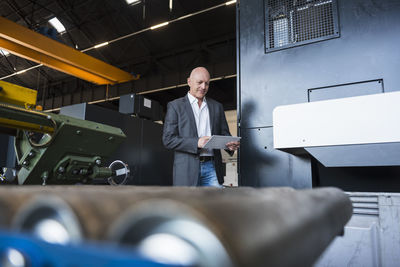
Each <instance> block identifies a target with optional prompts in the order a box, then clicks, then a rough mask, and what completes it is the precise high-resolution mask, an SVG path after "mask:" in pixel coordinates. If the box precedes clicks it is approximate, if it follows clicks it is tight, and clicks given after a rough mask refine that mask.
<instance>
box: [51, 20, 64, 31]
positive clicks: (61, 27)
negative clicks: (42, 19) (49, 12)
mask: <svg viewBox="0 0 400 267" xmlns="http://www.w3.org/2000/svg"><path fill="white" fill-rule="evenodd" d="M49 23H50V24H51V26H53V27H54V28H56V30H57V31H58V32H59V33H62V32H65V27H64V25H62V23H61V22H60V21H59V20H58V18H57V17H54V18H52V19H51V20H49Z"/></svg>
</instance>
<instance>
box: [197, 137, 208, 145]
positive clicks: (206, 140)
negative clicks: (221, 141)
mask: <svg viewBox="0 0 400 267" xmlns="http://www.w3.org/2000/svg"><path fill="white" fill-rule="evenodd" d="M210 138H211V136H203V137H200V138H199V141H197V147H198V148H203V147H204V145H205V144H206V143H207V142H208V140H210Z"/></svg>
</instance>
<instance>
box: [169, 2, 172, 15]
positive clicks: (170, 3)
mask: <svg viewBox="0 0 400 267" xmlns="http://www.w3.org/2000/svg"><path fill="white" fill-rule="evenodd" d="M172 2H173V0H169V11H170V12H171V11H172Z"/></svg>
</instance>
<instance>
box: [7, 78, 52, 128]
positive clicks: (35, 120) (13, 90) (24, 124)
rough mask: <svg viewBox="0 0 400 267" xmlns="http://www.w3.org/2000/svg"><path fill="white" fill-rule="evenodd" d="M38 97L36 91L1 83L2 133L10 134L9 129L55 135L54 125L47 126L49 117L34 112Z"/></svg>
mask: <svg viewBox="0 0 400 267" xmlns="http://www.w3.org/2000/svg"><path fill="white" fill-rule="evenodd" d="M36 97H37V91H36V90H32V89H29V88H25V87H22V86H18V85H15V84H12V83H8V82H4V81H0V133H1V132H4V133H8V130H7V129H10V130H12V129H14V130H17V129H18V130H27V131H34V132H41V133H48V134H51V133H53V132H54V130H55V127H54V125H46V124H48V118H47V115H46V114H44V113H42V112H38V111H35V110H32V109H33V108H34V107H35V105H36Z"/></svg>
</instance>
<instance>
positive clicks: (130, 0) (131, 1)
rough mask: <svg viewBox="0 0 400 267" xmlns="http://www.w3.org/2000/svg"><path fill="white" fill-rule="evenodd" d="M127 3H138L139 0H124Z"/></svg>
mask: <svg viewBox="0 0 400 267" xmlns="http://www.w3.org/2000/svg"><path fill="white" fill-rule="evenodd" d="M125 1H126V3H127V4H128V5H136V4H138V3H140V0H125Z"/></svg>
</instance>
